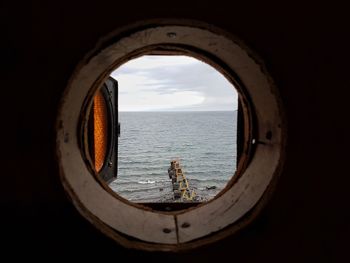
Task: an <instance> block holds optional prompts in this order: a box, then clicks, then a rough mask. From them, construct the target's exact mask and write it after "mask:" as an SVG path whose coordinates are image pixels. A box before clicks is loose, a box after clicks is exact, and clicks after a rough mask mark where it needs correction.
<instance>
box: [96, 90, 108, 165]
mask: <svg viewBox="0 0 350 263" xmlns="http://www.w3.org/2000/svg"><path fill="white" fill-rule="evenodd" d="M93 110H94V112H93V117H94V161H95V169H96V171H97V172H99V171H100V170H101V169H102V167H103V164H104V162H105V158H106V154H107V142H108V140H107V139H108V138H107V137H108V130H107V129H108V121H107V106H106V101H105V99H104V97H103V95H102V92H101V91H98V92H97V93H96V95H95V97H94V104H93Z"/></svg>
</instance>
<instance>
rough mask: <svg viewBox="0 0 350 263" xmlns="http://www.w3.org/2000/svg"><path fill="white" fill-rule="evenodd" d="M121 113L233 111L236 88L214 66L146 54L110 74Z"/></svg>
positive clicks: (189, 60)
mask: <svg viewBox="0 0 350 263" xmlns="http://www.w3.org/2000/svg"><path fill="white" fill-rule="evenodd" d="M111 77H113V78H114V79H116V80H117V81H118V86H119V111H233V110H236V109H237V101H238V96H237V92H236V90H235V88H234V87H233V85H232V84H231V83H230V82H229V81H228V80H227V79H226V78H225V77H224V76H223V75H222V74H221V73H219V72H218V71H217V70H216V69H214V68H213V67H212V66H210V65H208V64H206V63H204V62H201V61H200V60H197V59H195V58H192V57H188V56H154V55H146V56H142V57H139V58H136V59H133V60H130V61H128V62H127V63H125V64H123V65H121V66H120V67H119V68H117V69H116V70H114V71H113V72H112V73H111Z"/></svg>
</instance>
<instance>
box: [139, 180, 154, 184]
mask: <svg viewBox="0 0 350 263" xmlns="http://www.w3.org/2000/svg"><path fill="white" fill-rule="evenodd" d="M137 183H138V184H155V183H156V181H151V180H147V181H139V182H137Z"/></svg>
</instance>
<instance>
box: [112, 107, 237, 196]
mask: <svg viewBox="0 0 350 263" xmlns="http://www.w3.org/2000/svg"><path fill="white" fill-rule="evenodd" d="M119 121H120V123H121V135H120V137H119V146H118V178H117V179H116V180H115V181H114V182H112V183H111V184H110V187H111V188H112V189H113V191H115V192H116V193H117V194H119V195H120V196H121V197H123V198H125V199H128V200H130V201H133V202H163V201H171V198H172V196H173V193H172V184H171V180H170V179H169V176H168V168H169V166H170V161H171V160H172V159H176V158H178V159H179V160H180V165H181V167H182V169H183V172H184V174H185V176H186V178H187V179H188V182H189V186H190V188H191V189H193V190H195V191H196V193H197V195H198V196H199V197H200V199H201V200H209V199H211V198H213V197H214V196H215V195H216V194H217V193H218V192H220V191H221V190H222V189H223V188H224V187H225V185H226V184H227V182H228V181H229V180H230V179H231V178H232V176H233V175H234V172H235V171H236V145H237V143H236V139H237V138H236V137H237V136H236V133H237V126H236V125H237V112H236V111H232V112H228V111H226V112H120V113H119ZM212 186H215V187H216V188H215V189H210V190H208V189H207V187H212Z"/></svg>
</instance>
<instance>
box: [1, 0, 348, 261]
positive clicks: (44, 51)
mask: <svg viewBox="0 0 350 263" xmlns="http://www.w3.org/2000/svg"><path fill="white" fill-rule="evenodd" d="M103 2H104V1H103V0H100V1H96V2H95V3H93V4H91V3H87V1H57V2H53V1H52V2H51V1H47V2H44V1H32V2H31V3H29V2H24V3H18V2H8V3H6V2H2V3H1V4H0V6H1V9H0V10H1V11H0V12H1V13H0V21H1V43H0V52H1V53H0V54H1V56H0V61H1V62H0V65H1V75H2V79H1V109H2V111H1V112H2V113H3V114H2V122H1V124H2V125H1V127H2V129H1V130H2V133H3V135H2V136H3V137H2V138H3V141H2V144H1V149H2V151H1V160H2V165H1V167H2V171H1V183H0V185H1V191H0V208H1V210H0V211H1V217H0V223H1V224H0V233H1V235H0V239H1V241H2V243H4V244H5V246H2V247H1V250H2V251H4V252H6V251H7V252H8V251H10V250H14V251H15V252H11V255H13V256H16V257H17V256H24V257H27V258H28V256H35V257H44V256H45V255H46V253H50V254H52V255H53V256H55V257H58V256H66V255H67V254H68V253H74V254H75V255H79V256H81V257H84V258H89V257H91V256H92V255H101V257H106V256H108V255H112V256H114V257H115V260H121V259H124V258H127V259H128V260H131V259H138V260H152V261H155V262H158V261H160V260H166V261H168V262H169V261H170V262H175V261H179V260H185V261H190V260H191V261H194V260H196V261H197V260H200V261H202V262H209V261H215V260H218V259H222V258H224V257H225V258H228V257H230V258H231V259H232V260H235V261H237V262H243V261H244V262H265V261H269V262H281V261H282V262H304V261H315V262H338V261H339V262H340V261H344V259H346V258H347V259H348V258H349V256H348V251H347V249H348V243H349V242H348V238H349V235H350V224H349V220H350V212H349V197H348V195H349V194H348V193H349V190H348V187H349V183H350V179H349V178H350V173H349V171H348V169H347V163H348V159H349V158H348V156H349V154H348V152H347V151H348V149H347V146H348V145H349V143H348V141H347V136H346V135H347V133H348V132H349V129H348V126H349V125H348V122H349V117H348V116H347V106H348V98H347V95H348V94H349V87H350V85H349V84H350V83H349V82H350V81H349V77H348V76H349V73H348V61H349V58H350V56H349V50H348V49H349V47H350V39H349V33H350V30H349V27H348V24H349V23H350V21H349V20H350V19H348V18H347V14H346V8H345V7H343V6H338V5H337V4H336V3H335V2H334V1H332V2H330V3H325V4H321V3H319V2H317V1H314V3H311V2H309V4H305V3H300V4H298V3H296V2H295V1H287V2H288V3H287V2H285V1H280V2H281V3H268V2H266V1H259V2H258V3H243V1H241V2H239V1H220V0H219V1H173V2H169V1H155V0H150V1H142V2H141V1H140V3H138V1H123V2H121V1H114V2H113V3H108V4H107V3H103ZM159 17H163V18H167V17H168V18H188V19H197V20H201V21H204V22H207V23H211V24H214V25H216V26H219V27H222V28H223V29H225V30H227V31H229V32H231V33H233V34H234V35H236V36H238V37H240V38H241V39H242V40H243V41H244V42H245V43H246V44H247V45H249V46H250V47H251V48H252V49H253V50H255V51H256V52H257V53H258V54H259V55H260V56H261V58H262V59H264V61H265V63H266V66H267V69H268V71H269V72H270V74H271V75H272V77H273V78H274V80H275V82H276V85H277V86H278V88H279V90H280V93H281V96H282V99H283V102H284V106H285V111H286V116H287V120H288V133H289V134H288V148H287V161H286V164H285V168H284V171H283V173H282V176H281V178H280V180H279V183H278V187H277V190H276V192H275V194H274V196H273V198H272V200H271V201H270V203H269V205H268V206H267V207H266V209H265V210H264V212H263V213H262V215H261V216H260V217H259V218H258V220H257V221H256V222H254V223H253V224H252V225H250V226H249V227H247V228H246V229H244V230H243V231H241V232H240V233H239V234H237V235H235V236H232V237H230V238H227V239H225V240H223V241H220V242H219V243H217V244H215V245H212V246H210V247H208V248H206V249H198V250H195V251H192V252H188V253H184V254H179V255H172V254H163V253H146V252H139V251H133V250H127V249H124V248H122V247H120V246H118V245H117V244H115V243H114V242H113V241H111V240H109V239H108V238H106V237H104V236H103V235H102V234H100V233H99V231H98V230H96V229H95V228H94V227H93V226H91V225H90V224H89V223H88V222H86V220H85V219H83V218H82V217H81V216H80V215H79V214H78V212H77V211H76V210H75V208H74V207H73V205H72V204H71V203H70V202H69V200H68V199H67V198H66V196H65V193H64V191H63V189H62V187H61V184H60V181H59V179H58V171H57V164H56V162H55V155H54V122H55V116H56V112H57V106H58V102H59V99H60V96H61V95H62V92H63V90H64V88H65V86H66V84H67V81H68V79H69V77H70V74H71V73H72V71H73V70H74V68H75V66H76V65H77V63H78V62H79V60H80V59H81V58H82V57H83V56H84V54H86V53H87V52H88V51H89V50H91V49H92V48H93V47H94V45H95V44H96V43H97V41H98V40H99V38H100V37H102V36H104V35H105V34H107V33H109V32H111V31H113V30H115V29H116V28H118V27H120V26H123V25H125V24H127V23H131V22H134V21H140V20H143V19H150V18H159ZM348 260H349V259H348Z"/></svg>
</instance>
